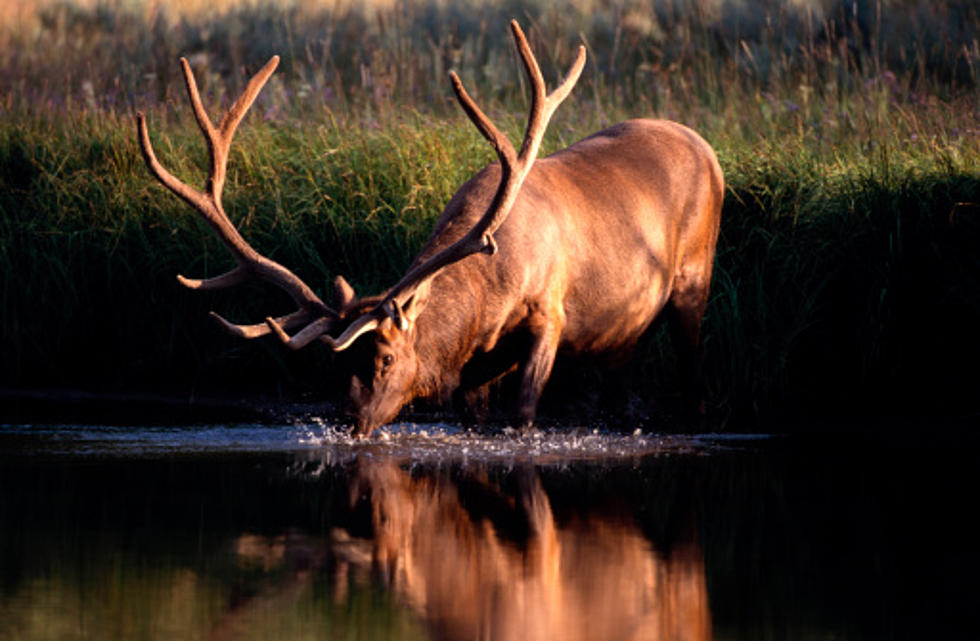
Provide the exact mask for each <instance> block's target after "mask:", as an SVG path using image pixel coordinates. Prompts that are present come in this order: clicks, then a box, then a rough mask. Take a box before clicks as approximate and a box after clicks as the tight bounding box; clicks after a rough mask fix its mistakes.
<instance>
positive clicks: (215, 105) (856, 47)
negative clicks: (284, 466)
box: [0, 0, 980, 413]
mask: <svg viewBox="0 0 980 641" xmlns="http://www.w3.org/2000/svg"><path fill="white" fill-rule="evenodd" d="M720 6H721V5H719V4H717V3H712V2H702V3H695V2H690V3H680V4H671V5H669V6H668V5H667V4H663V3H653V4H652V5H642V4H640V3H622V4H615V5H610V6H606V5H603V6H602V7H600V9H599V10H598V13H596V12H595V7H594V6H592V5H591V4H588V3H570V4H569V5H568V6H567V7H566V8H565V10H564V11H554V10H552V9H551V8H550V6H549V5H544V4H541V5H539V4H537V3H528V4H522V5H510V4H505V3H503V2H500V3H489V4H483V5H480V6H479V7H476V6H470V5H467V4H465V3H462V4H449V3H445V4H443V3H437V2H434V3H431V4H427V3H423V4H419V5H411V6H408V5H398V6H395V7H390V8H389V7H387V6H386V5H378V7H380V8H379V9H378V10H377V11H374V12H370V11H366V10H364V7H361V6H358V7H356V8H355V7H353V6H348V5H344V4H337V5H331V6H330V7H328V8H324V7H321V6H319V5H317V4H315V3H284V4H270V3H265V2H262V3H258V2H256V3H246V4H241V3H228V4H222V3H208V4H207V6H205V5H204V4H203V3H196V2H190V1H189V2H186V3H177V4H176V5H173V4H170V3H167V4H166V5H164V4H162V3H161V4H152V3H140V2H123V1H121V0H120V1H119V2H93V3H88V4H86V3H82V2H75V3H56V2H38V3H36V4H34V5H29V4H20V5H18V9H16V10H14V9H9V8H8V9H5V10H4V11H5V13H3V14H0V16H2V18H3V23H2V24H3V29H0V33H2V35H0V38H2V39H3V40H2V42H3V44H4V46H0V117H2V121H0V187H2V189H0V283H2V290H0V303H2V305H3V309H4V312H5V313H4V316H3V319H2V320H0V353H2V355H3V360H4V368H3V370H4V371H3V378H2V379H0V380H2V381H3V383H4V384H7V385H10V384H15V385H22V384H31V385H39V384H40V385H53V384H54V385H87V386H95V387H112V388H120V387H122V388H125V387H127V386H133V385H145V386H156V385H164V386H173V387H177V388H180V389H188V388H189V389H200V390H212V391H213V390H216V389H240V388H242V387H243V386H249V385H250V386H253V387H254V388H256V389H262V390H267V391H278V390H280V389H321V388H322V386H321V385H320V384H319V382H318V381H320V380H321V378H322V375H321V374H320V372H321V371H322V368H323V367H324V363H323V362H321V361H322V359H321V357H320V356H317V355H315V354H314V355H312V356H310V355H298V356H297V355H289V356H284V355H283V354H282V353H281V351H279V350H278V349H277V346H276V345H274V344H271V343H269V342H258V343H256V344H247V345H243V344H241V343H240V342H238V341H234V340H231V339H228V338H225V337H223V336H220V335H218V334H217V332H215V331H214V329H213V327H212V326H211V325H210V324H209V323H208V322H207V320H206V312H207V310H208V309H212V308H214V309H219V310H221V311H222V312H223V313H225V314H227V315H229V316H231V317H233V318H235V319H236V320H258V319H260V318H262V317H263V316H265V315H266V314H268V313H270V312H278V311H286V309H288V305H289V303H288V301H286V300H284V298H283V297H282V296H281V295H280V294H278V293H276V292H274V291H273V292H270V291H268V290H267V289H265V288H261V287H256V288H251V289H250V288H246V291H245V292H244V293H241V292H233V293H228V294H220V295H218V294H215V295H202V294H195V293H193V292H188V291H185V290H181V289H180V288H179V287H178V285H177V284H176V282H175V280H174V274H176V273H183V274H186V275H189V276H201V275H204V274H214V273H217V272H219V271H221V270H223V269H225V268H227V267H228V265H229V260H230V259H229V258H228V257H227V255H226V252H225V250H224V249H223V248H222V247H221V245H220V243H219V242H218V241H217V240H216V239H215V238H213V234H211V233H210V232H209V231H208V230H207V228H206V226H205V225H204V224H202V223H201V222H200V221H199V220H198V219H197V217H196V216H195V215H194V214H193V212H191V211H190V210H189V209H188V208H187V207H186V205H184V204H183V203H182V202H180V201H178V200H177V199H176V198H174V197H173V196H172V195H170V194H169V193H167V192H166V191H165V190H164V189H163V188H161V187H160V186H159V185H157V184H156V183H155V182H154V181H153V180H152V179H151V178H150V177H149V175H148V172H147V171H146V169H145V167H144V166H143V164H142V160H141V159H140V157H139V153H138V150H137V146H136V142H135V127H134V124H133V119H132V113H133V111H135V110H137V109H140V110H145V111H146V112H147V115H148V120H149V126H150V131H151V136H152V138H153V140H154V145H155V146H156V148H157V152H158V155H159V156H160V158H161V161H162V162H163V163H164V164H165V165H166V166H167V167H169V168H171V169H172V170H173V171H174V172H175V173H177V174H178V175H179V176H181V177H182V178H184V179H185V180H187V181H188V182H190V183H193V184H200V183H201V181H203V177H204V176H205V174H206V170H205V164H206V153H205V150H204V147H203V143H202V142H201V138H200V134H199V133H198V132H197V130H196V127H195V125H194V123H193V118H192V117H191V114H190V109H189V107H188V106H187V102H186V97H185V96H184V95H183V89H182V87H181V84H180V79H179V71H178V69H179V67H178V65H177V62H176V60H177V57H178V56H180V55H185V56H188V57H189V58H190V60H191V62H192V65H193V66H194V68H195V72H196V74H197V77H198V79H199V81H200V83H201V86H202V91H203V92H204V95H205V101H206V103H207V104H208V106H209V109H210V110H211V113H212V116H213V117H214V118H215V119H216V118H217V117H218V114H219V113H220V111H221V109H222V107H223V106H226V105H227V104H228V103H229V101H230V100H231V98H232V97H233V96H234V94H235V93H236V92H237V91H238V90H239V88H240V86H241V84H242V82H243V81H244V79H245V78H247V75H248V72H250V71H252V70H254V69H257V68H258V66H259V65H261V64H262V63H264V62H265V60H266V59H267V58H268V56H270V55H272V54H273V53H277V54H280V55H282V56H283V63H282V65H281V67H280V70H279V71H277V73H276V74H275V76H273V79H272V81H270V83H269V85H268V86H267V87H266V89H265V90H264V91H263V94H262V95H261V96H260V98H259V100H258V101H257V103H256V105H255V106H254V107H253V109H252V112H253V113H252V114H251V115H250V116H249V117H248V118H247V119H246V121H245V122H244V123H243V125H242V127H241V129H240V131H239V133H238V135H237V139H236V141H235V144H234V146H233V151H232V158H231V161H230V172H231V173H230V176H229V182H228V185H227V187H226V190H225V194H226V195H225V203H226V206H227V209H228V211H229V212H230V214H231V216H232V218H233V219H234V220H235V221H236V223H237V224H238V225H239V226H240V228H241V229H242V231H243V234H244V235H245V236H246V238H248V239H249V241H250V242H252V243H253V244H254V245H255V246H256V247H257V248H258V249H259V250H260V251H262V252H263V253H266V254H268V255H270V256H272V257H274V258H275V259H276V260H279V261H281V262H283V263H284V264H287V265H289V266H290V267H291V268H293V269H294V270H296V271H297V272H298V273H299V274H300V275H301V277H302V278H304V279H305V280H306V281H307V282H309V283H310V284H311V285H312V286H314V287H315V288H316V289H318V290H319V291H321V292H322V293H323V294H324V295H327V294H328V292H329V286H328V283H329V282H330V281H331V280H332V278H333V276H334V275H336V274H338V273H342V274H344V275H345V276H347V277H348V278H349V279H350V280H351V281H352V282H353V283H354V284H355V286H357V288H358V290H359V291H360V292H362V293H375V292H378V291H380V290H381V289H383V287H385V286H386V285H388V284H390V283H391V282H393V280H394V279H395V278H397V276H398V275H400V274H401V273H402V272H403V271H404V269H405V267H406V266H407V265H408V263H409V262H410V260H411V258H412V257H413V255H414V253H415V252H416V251H417V249H418V247H419V246H420V245H421V244H422V242H423V241H424V240H425V238H426V237H427V235H428V233H429V230H430V229H431V224H432V221H433V220H434V219H435V217H436V216H437V215H438V214H439V212H440V210H441V208H442V206H443V205H444V204H445V203H446V202H447V201H448V200H449V198H450V196H451V195H452V193H453V192H454V191H455V189H456V188H457V187H458V186H459V185H461V184H462V183H463V182H464V181H465V180H466V178H468V177H469V176H470V175H472V173H473V172H474V171H476V170H477V169H478V168H479V167H481V166H483V165H484V164H486V163H487V162H489V161H490V160H492V159H493V153H492V151H491V150H490V148H489V147H488V145H486V143H485V142H484V141H483V140H482V139H481V138H480V136H479V134H478V133H477V132H476V131H475V129H474V128H473V127H472V125H471V124H470V123H469V122H468V121H467V120H466V119H465V117H464V116H462V115H461V113H459V110H458V107H456V106H455V103H454V101H453V100H452V97H451V91H450V90H449V87H448V82H447V80H446V71H447V70H448V69H449V68H456V69H458V70H459V72H460V73H461V75H462V77H463V79H464V82H465V83H466V84H467V86H468V87H470V88H472V90H473V92H474V93H475V94H476V95H477V97H478V99H479V101H480V102H481V104H483V105H485V106H486V108H487V109H488V111H489V113H490V114H491V116H492V118H493V119H494V120H495V121H496V122H497V123H498V124H500V125H501V126H502V127H504V128H505V129H506V130H507V131H508V132H509V133H510V135H511V136H512V138H517V137H518V136H519V135H520V130H521V126H522V119H523V114H524V112H525V109H526V105H525V102H524V98H523V95H522V87H521V80H520V78H521V77H520V73H519V69H518V68H517V67H516V65H515V62H514V58H513V54H512V51H511V49H512V47H511V45H510V43H509V42H508V39H507V36H506V20H507V19H509V18H510V17H512V16H515V15H516V16H517V17H519V18H520V19H521V20H522V22H523V23H524V24H525V25H526V26H527V27H528V31H529V34H530V37H531V39H532V44H533V46H534V47H535V49H536V50H537V51H538V56H539V58H540V59H541V61H542V65H543V67H544V68H545V71H546V74H547V75H548V78H549V80H553V79H554V78H556V77H557V76H558V74H559V73H560V72H561V70H562V69H563V68H564V67H565V65H566V64H567V63H568V61H569V60H570V57H571V55H572V52H573V49H574V46H575V45H576V44H577V43H578V42H580V41H581V40H583V39H584V41H585V42H586V44H587V46H588V48H589V55H590V58H589V66H588V68H587V69H586V73H585V75H584V76H583V79H582V81H581V82H580V83H579V85H578V87H577V88H576V90H575V92H574V94H573V96H572V97H571V98H570V99H569V101H568V103H567V104H566V105H563V107H562V109H560V110H559V112H558V113H557V114H556V117H555V120H554V122H553V124H552V126H551V128H550V130H549V132H548V136H547V139H546V141H545V148H546V150H554V149H557V148H560V147H563V146H565V145H567V144H570V143H571V142H574V141H575V140H576V139H578V138H580V137H582V136H584V135H587V134H589V133H591V132H593V131H595V130H596V129H598V128H601V127H602V126H605V125H606V124H609V123H612V122H616V121H618V120H621V119H623V118H627V117H634V116H659V117H667V118H671V119H675V120H679V121H681V122H684V123H685V124H688V125H690V126H692V127H694V128H695V129H697V130H698V131H699V132H701V133H702V135H704V136H705V137H706V138H707V139H708V140H709V141H710V142H711V143H712V144H713V145H714V146H715V148H716V149H717V150H718V154H719V158H720V160H721V162H722V166H723V169H724V171H725V174H726V179H727V182H728V185H729V190H728V195H727V200H726V206H725V211H724V221H723V230H722V238H721V240H720V243H719V253H718V261H717V268H716V278H715V282H714V289H713V297H712V302H711V305H710V307H709V313H708V318H707V321H706V348H707V356H708V363H707V364H708V369H707V377H708V381H707V382H708V387H709V390H710V393H711V396H712V400H713V401H714V403H715V404H716V405H717V406H719V407H722V408H725V412H738V411H748V412H760V413H765V412H766V411H767V408H779V407H784V408H785V407H787V406H792V405H793V404H794V403H798V402H806V403H809V404H811V405H815V406H819V405H821V404H824V403H827V402H841V401H847V400H849V398H850V397H851V396H854V397H857V396H860V395H862V394H864V395H865V396H866V397H867V398H871V397H873V396H875V395H877V396H876V398H889V397H891V396H895V395H897V396H902V397H904V399H905V400H909V399H912V397H913V394H910V393H909V392H910V391H911V390H913V389H915V386H916V385H918V384H919V383H920V382H921V381H920V379H921V377H920V376H919V375H918V372H920V371H931V372H934V374H933V375H932V376H931V377H927V380H926V381H925V383H924V384H925V386H926V387H925V388H923V390H919V391H923V393H924V394H925V393H928V394H932V395H933V396H935V394H936V393H938V394H939V395H940V401H941V402H945V401H947V400H949V401H953V400H955V399H956V398H957V395H958V394H959V393H960V392H965V391H966V390H967V389H968V388H969V386H970V382H971V380H975V379H970V378H969V377H963V376H961V375H959V370H960V368H961V367H964V366H965V365H966V364H967V363H969V362H970V361H971V359H973V358H975V357H980V349H978V346H977V342H978V341H977V338H976V337H975V332H973V331H971V329H970V327H971V324H972V323H973V322H974V321H975V320H976V319H978V318H980V295H978V292H980V282H978V280H980V267H978V262H977V258H976V256H977V254H976V251H975V247H976V243H977V242H978V234H980V229H978V223H977V221H978V218H977V215H978V212H980V206H978V205H977V203H978V202H980V185H978V176H980V166H978V164H980V125H978V124H977V123H978V122H980V120H978V115H980V112H978V102H977V96H978V91H980V83H978V77H977V64H978V63H977V61H978V60H980V57H978V52H980V49H978V45H977V41H976V36H975V34H976V33H978V32H980V18H978V11H977V9H976V8H975V7H973V6H972V4H970V3H966V2H957V1H952V0H951V1H949V2H946V3H939V4H936V3H932V4H929V5H925V4H922V5H920V4H918V3H913V2H892V3H886V8H887V9H888V11H886V12H883V13H881V14H878V13H874V12H873V13H872V14H871V15H870V16H862V20H861V21H857V22H855V21H854V20H853V19H852V18H853V16H852V17H851V18H848V16H847V15H846V14H841V13H840V10H839V7H838V8H837V9H835V8H833V7H830V5H827V6H823V7H822V8H821V7H818V6H817V5H812V6H810V5H806V4H782V3H773V4H765V3H764V4H762V5H759V6H757V7H756V8H755V9H754V10H753V11H741V10H738V9H737V8H731V7H729V8H728V9H726V10H725V11H722V10H721V9H720V8H719V7H720ZM861 6H864V5H861ZM759 7H761V8H759ZM923 7H927V8H928V10H926V9H924V8H923ZM872 8H873V7H872ZM835 11H836V13H835ZM17 12H19V13H17ZM726 12H727V13H726ZM12 16H13V17H12ZM864 18H867V20H865V19H864ZM18 21H20V22H19V23H18ZM28 23H30V24H31V25H33V27H32V28H31V29H15V28H13V27H12V26H16V25H18V24H20V25H22V26H23V25H25V24H28ZM903 25H904V26H903ZM970 25H973V27H974V29H973V31H972V32H971V31H970V30H969V28H968V27H969V26H970ZM886 27H887V28H886ZM898 27H902V28H904V29H905V31H904V32H901V34H900V35H899V34H898V33H897V32H895V31H894V29H895V28H898ZM944 52H945V53H944ZM946 54H948V55H946ZM671 358H672V355H671V350H670V347H669V343H667V342H666V341H658V342H657V343H656V344H655V345H654V346H653V347H652V348H651V349H650V350H649V352H648V355H647V358H646V360H645V362H644V365H643V367H642V368H641V370H642V373H643V378H644V380H643V381H637V382H636V385H635V386H636V388H637V390H639V393H640V394H641V395H643V396H645V397H654V396H657V395H663V394H666V395H667V396H670V395H671V394H672V393H673V390H674V384H673V382H672V380H673V377H674V374H673V369H672V366H671V363H670V360H671ZM950 363H951V364H952V365H949V364H950ZM327 369H329V366H328V365H327ZM937 371H938V374H936V373H935V372H937ZM933 388H935V389H933ZM650 390H654V391H653V392H651V391H650ZM840 394H843V395H844V397H841V396H839V395H840Z"/></svg>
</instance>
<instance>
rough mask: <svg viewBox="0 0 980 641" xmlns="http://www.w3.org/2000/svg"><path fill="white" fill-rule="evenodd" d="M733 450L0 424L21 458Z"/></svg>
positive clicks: (425, 430)
mask: <svg viewBox="0 0 980 641" xmlns="http://www.w3.org/2000/svg"><path fill="white" fill-rule="evenodd" d="M733 445H735V442H734V441H728V440H725V439H723V438H721V437H718V436H713V435H708V436H705V435H701V436H676V435H664V434H653V433H644V432H642V431H640V430H636V431H634V432H632V433H619V432H612V431H607V430H600V429H596V428H591V427H560V428H551V429H546V430H531V431H528V432H518V431H516V430H511V429H505V430H502V431H487V430H478V429H469V428H464V427H461V426H458V425H454V424H450V423H396V424H393V425H389V426H386V427H384V428H381V429H380V430H378V431H377V432H376V433H375V434H374V435H373V436H372V437H371V438H368V439H357V438H354V437H352V436H351V435H350V433H349V432H348V431H347V430H346V429H344V428H342V427H340V426H338V425H336V424H334V423H331V422H329V421H323V420H319V419H310V420H305V421H303V422H300V423H292V424H271V425H267V424H256V423H249V424H230V425H196V426H143V427H133V426H126V427H117V426H102V425H56V426H49V425H0V449H3V450H4V451H7V452H13V453H16V454H21V455H71V456H126V457H139V456H167V455H176V454H186V455H196V454H233V453H294V454H299V453H305V454H307V455H309V456H314V457H316V458H317V459H319V460H322V461H325V462H328V463H342V462H345V461H350V460H354V459H356V458H358V457H391V458H397V459H403V460H411V461H427V462H449V461H453V462H464V463H465V462H480V461H485V462H496V463H505V464H506V463H517V462H533V463H536V464H558V463H562V462H570V461H576V460H600V459H601V460H607V459H609V460H612V459H615V460H620V461H623V460H628V459H631V458H640V457H646V456H670V455H678V454H687V455H690V454H704V453H708V452H710V451H713V450H717V449H718V448H720V447H732V446H733ZM309 456H306V457H304V458H308V457H309Z"/></svg>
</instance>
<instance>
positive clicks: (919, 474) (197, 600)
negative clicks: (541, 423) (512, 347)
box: [0, 423, 980, 641]
mask: <svg viewBox="0 0 980 641" xmlns="http://www.w3.org/2000/svg"><path fill="white" fill-rule="evenodd" d="M922 434H923V436H922V438H921V439H910V438H908V437H903V438H902V439H901V440H900V441H896V440H895V439H891V438H889V437H888V436H884V435H881V436H877V437H869V436H864V437H861V438H857V439H855V438H851V437H843V436H834V437H820V438H815V437H811V438H800V437H796V438H784V437H763V436H757V437H752V436H742V437H720V436H692V437H677V436H659V435H649V434H643V433H639V432H638V433H634V434H625V435H623V434H613V433H606V432H600V431H596V430H585V429H567V430H556V431H548V432H539V433H535V434H530V435H516V434H508V433H497V434H485V433H479V432H469V431H462V430H459V429H457V428H454V427H453V426H449V425H400V426H396V427H394V428H389V429H388V430H386V431H385V432H384V433H382V435H381V436H380V437H378V438H375V439H372V440H370V441H368V442H357V441H352V440H350V439H348V438H347V437H345V436H343V435H342V434H339V433H337V432H335V431H333V430H332V429H331V428H330V426H329V425H322V424H318V423H305V424H301V425H251V424H243V425H205V426H190V427H159V428H155V427H105V426H83V425H79V426H54V427H52V426H27V425H5V426H4V425H0V639H4V640H7V639H11V640H15V639H57V640H71V639H110V640H112V639H186V640H193V639H396V640H403V639H447V640H450V639H461V640H462V639H466V640H470V639H508V640H509V639H515V640H520V639H531V640H534V639H562V640H565V639H569V640H576V639H582V640H583V641H584V640H597V641H602V640H606V639H609V640H626V639H654V640H658V639H670V640H683V639H709V638H716V639H893V638H895V639H921V638H944V637H949V638H964V637H967V638H975V637H976V636H977V635H978V634H980V629H978V623H980V615H978V613H977V610H978V607H977V606H978V604H980V589H978V587H977V585H978V574H977V571H978V570H980V560H978V550H977V545H978V543H977V542H978V540H980V537H978V535H980V531H978V528H977V526H976V525H975V524H974V513H975V512H976V510H977V489H978V487H980V483H978V477H980V471H978V470H980V468H978V465H977V463H978V462H980V454H978V451H977V449H976V440H975V439H972V438H967V437H964V436H962V435H958V436H955V437H942V438H940V437H936V436H928V430H926V429H924V430H923V432H922Z"/></svg>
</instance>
